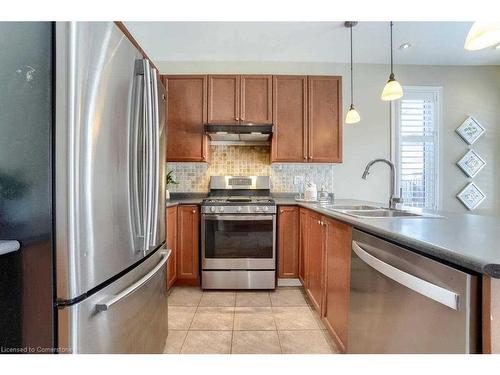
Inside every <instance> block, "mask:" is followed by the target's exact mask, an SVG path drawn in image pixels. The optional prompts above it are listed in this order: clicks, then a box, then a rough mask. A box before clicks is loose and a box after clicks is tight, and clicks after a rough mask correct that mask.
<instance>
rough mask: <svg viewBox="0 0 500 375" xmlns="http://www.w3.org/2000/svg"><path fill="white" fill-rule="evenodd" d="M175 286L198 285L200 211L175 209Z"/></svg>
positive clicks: (181, 207) (185, 207) (193, 208)
mask: <svg viewBox="0 0 500 375" xmlns="http://www.w3.org/2000/svg"><path fill="white" fill-rule="evenodd" d="M176 284H177V285H199V284H200V209H199V207H198V206H197V205H180V206H178V207H177V282H176Z"/></svg>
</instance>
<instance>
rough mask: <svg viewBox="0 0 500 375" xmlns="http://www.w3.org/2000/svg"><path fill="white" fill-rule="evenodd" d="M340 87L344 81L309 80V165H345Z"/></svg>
mask: <svg viewBox="0 0 500 375" xmlns="http://www.w3.org/2000/svg"><path fill="white" fill-rule="evenodd" d="M341 86H342V81H341V77H335V76H309V77H308V114H309V116H308V133H309V134H308V136H309V139H308V149H309V152H308V154H309V155H308V159H309V161H310V162H313V163H340V162H342V124H341V122H342V121H341V119H342V114H341V108H342V87H341Z"/></svg>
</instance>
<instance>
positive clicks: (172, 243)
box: [166, 206, 177, 288]
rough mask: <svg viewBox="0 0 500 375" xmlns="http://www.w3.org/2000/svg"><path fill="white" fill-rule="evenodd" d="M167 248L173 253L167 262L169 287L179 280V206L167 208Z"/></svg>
mask: <svg viewBox="0 0 500 375" xmlns="http://www.w3.org/2000/svg"><path fill="white" fill-rule="evenodd" d="M166 215H167V218H166V219H167V220H166V224H167V230H166V233H167V248H169V249H170V250H171V251H172V253H171V254H170V258H169V259H168V263H167V288H170V287H171V286H172V285H174V283H175V281H176V280H177V206H174V207H168V208H167V214H166Z"/></svg>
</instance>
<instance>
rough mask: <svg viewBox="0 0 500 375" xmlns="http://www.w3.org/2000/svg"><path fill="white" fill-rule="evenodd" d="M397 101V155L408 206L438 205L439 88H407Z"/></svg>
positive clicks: (395, 138)
mask: <svg viewBox="0 0 500 375" xmlns="http://www.w3.org/2000/svg"><path fill="white" fill-rule="evenodd" d="M403 91H404V96H403V98H402V99H401V100H398V101H397V102H395V103H394V109H395V110H394V114H395V116H394V128H395V137H394V141H395V142H394V157H395V161H396V166H397V171H398V176H397V178H398V187H399V188H400V189H402V195H403V199H404V204H405V205H407V206H413V207H421V208H430V209H437V208H438V206H439V203H438V202H439V190H438V189H439V184H438V182H439V179H438V170H439V155H438V152H439V148H438V147H439V138H438V136H439V122H440V121H439V120H440V114H439V112H440V96H441V95H440V92H441V90H440V88H438V87H404V88H403Z"/></svg>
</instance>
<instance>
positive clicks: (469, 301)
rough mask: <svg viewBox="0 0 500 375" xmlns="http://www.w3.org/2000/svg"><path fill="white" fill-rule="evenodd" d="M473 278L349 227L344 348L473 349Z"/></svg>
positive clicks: (475, 326) (475, 333)
mask: <svg viewBox="0 0 500 375" xmlns="http://www.w3.org/2000/svg"><path fill="white" fill-rule="evenodd" d="M478 292H479V290H478V285H477V277H476V276H473V275H470V274H468V273H465V272H462V271H460V270H457V269H455V268H452V267H449V266H447V265H444V264H442V263H440V262H437V261H434V260H432V259H429V258H427V257H424V256H421V255H419V254H416V253H414V252H412V251H409V250H407V249H404V248H402V247H399V246H396V245H394V244H392V243H390V242H386V241H384V240H381V239H379V238H378V237H374V236H371V235H369V234H366V233H363V232H360V231H356V230H355V231H353V241H352V259H351V285H350V301H349V302H350V303H349V328H348V343H347V351H348V353H365V354H369V353H474V352H477V351H478V350H480V347H479V333H478V332H479V331H478V328H479V323H478V314H477V310H478V307H477V303H478V301H477V295H478Z"/></svg>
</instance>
